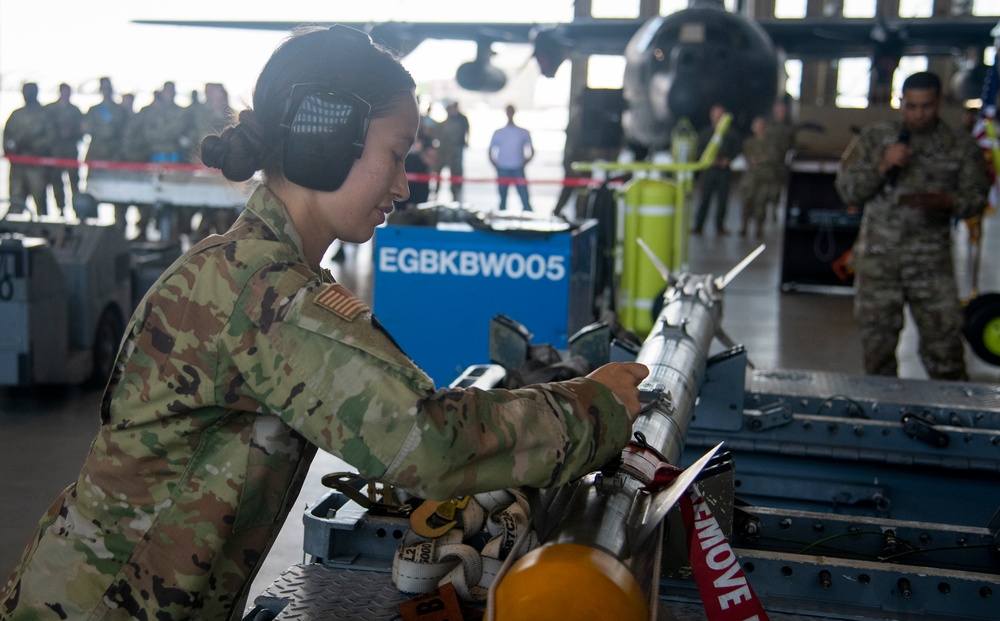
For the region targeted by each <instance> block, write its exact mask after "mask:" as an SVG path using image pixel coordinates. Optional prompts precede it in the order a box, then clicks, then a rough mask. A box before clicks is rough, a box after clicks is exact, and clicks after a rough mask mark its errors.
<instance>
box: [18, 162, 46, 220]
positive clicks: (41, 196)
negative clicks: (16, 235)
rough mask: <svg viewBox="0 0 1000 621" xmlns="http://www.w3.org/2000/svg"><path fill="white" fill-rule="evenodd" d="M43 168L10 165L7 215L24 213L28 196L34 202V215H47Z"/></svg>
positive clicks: (44, 169)
mask: <svg viewBox="0 0 1000 621" xmlns="http://www.w3.org/2000/svg"><path fill="white" fill-rule="evenodd" d="M46 170H47V169H46V168H45V167H43V166H27V165H25V164H11V165H10V186H9V191H10V209H9V210H8V213H24V212H25V210H27V208H28V203H27V201H28V196H31V198H32V200H34V201H35V213H36V214H37V215H39V216H44V215H48V213H49V201H48V196H47V194H46V193H45V189H46V188H45V174H46V173H45V171H46Z"/></svg>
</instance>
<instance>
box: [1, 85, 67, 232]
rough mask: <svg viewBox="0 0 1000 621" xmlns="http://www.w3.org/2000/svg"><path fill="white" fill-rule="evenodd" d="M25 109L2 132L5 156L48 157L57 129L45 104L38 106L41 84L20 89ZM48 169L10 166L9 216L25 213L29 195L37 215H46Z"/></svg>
mask: <svg viewBox="0 0 1000 621" xmlns="http://www.w3.org/2000/svg"><path fill="white" fill-rule="evenodd" d="M21 93H22V94H23V95H24V107H23V108H18V109H17V110H14V111H13V112H11V113H10V116H9V117H8V118H7V124H6V125H4V129H3V152H4V154H5V155H23V156H28V157H47V156H48V155H49V153H50V152H51V150H52V143H53V141H55V137H56V136H55V128H54V127H53V125H52V122H51V121H50V119H49V115H48V113H47V112H46V111H45V108H44V107H43V106H42V104H40V103H38V85H37V84H35V83H34V82H28V83H26V84H25V85H24V86H23V87H22V88H21ZM46 174H47V172H46V168H45V167H44V166H36V165H34V164H15V163H13V162H12V163H11V165H10V186H9V188H8V192H9V194H10V208H9V209H8V211H7V212H8V213H24V211H25V210H26V209H27V208H28V205H27V200H28V195H31V198H32V200H33V201H34V202H35V214H36V215H39V216H41V215H47V214H48V211H49V203H48V196H47V193H46V188H45V179H46Z"/></svg>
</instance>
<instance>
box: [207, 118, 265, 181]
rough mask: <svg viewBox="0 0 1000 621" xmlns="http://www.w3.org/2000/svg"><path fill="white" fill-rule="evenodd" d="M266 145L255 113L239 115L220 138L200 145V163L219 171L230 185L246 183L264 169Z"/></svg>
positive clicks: (211, 138) (213, 137)
mask: <svg viewBox="0 0 1000 621" xmlns="http://www.w3.org/2000/svg"><path fill="white" fill-rule="evenodd" d="M263 154H264V145H263V140H262V139H261V132H260V127H259V125H258V123H257V117H256V115H254V113H253V110H244V111H243V112H240V116H239V121H238V122H237V124H236V125H232V126H230V127H227V128H226V129H225V130H223V132H222V134H220V135H218V136H215V135H213V136H206V137H205V139H204V140H202V141H201V161H202V162H204V164H205V166H208V167H209V168H218V169H220V170H221V171H222V174H223V175H224V176H225V177H226V179H229V180H230V181H246V180H247V179H249V178H250V177H252V176H253V174H254V173H255V172H257V171H258V170H260V169H261V167H262V163H263Z"/></svg>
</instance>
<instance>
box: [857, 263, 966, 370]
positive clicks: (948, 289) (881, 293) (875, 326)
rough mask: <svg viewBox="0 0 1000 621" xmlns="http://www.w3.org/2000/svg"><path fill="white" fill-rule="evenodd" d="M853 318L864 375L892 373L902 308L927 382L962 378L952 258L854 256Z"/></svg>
mask: <svg viewBox="0 0 1000 621" xmlns="http://www.w3.org/2000/svg"><path fill="white" fill-rule="evenodd" d="M854 261H855V269H856V272H855V277H854V285H855V297H854V316H855V318H856V319H857V320H858V323H859V324H860V326H861V345H862V350H863V352H864V362H865V372H866V373H869V374H873V375H891V376H895V375H896V373H897V361H896V347H897V345H898V343H899V332H900V331H901V330H902V329H903V320H904V315H903V307H904V305H905V304H909V305H910V312H911V313H912V314H913V318H914V320H915V322H916V326H917V331H918V333H919V334H920V360H921V362H922V363H923V365H924V368H925V369H926V370H927V374H928V375H929V376H930V377H931V378H932V379H945V380H966V379H968V375H967V374H966V370H965V349H964V346H963V345H962V337H961V333H962V327H963V323H964V315H963V313H962V308H961V305H960V304H959V301H958V287H957V285H956V283H955V276H954V268H953V267H952V263H951V255H950V254H948V253H927V254H924V255H922V256H917V255H905V256H891V257H889V256H880V257H860V256H857V255H856V256H855V257H854Z"/></svg>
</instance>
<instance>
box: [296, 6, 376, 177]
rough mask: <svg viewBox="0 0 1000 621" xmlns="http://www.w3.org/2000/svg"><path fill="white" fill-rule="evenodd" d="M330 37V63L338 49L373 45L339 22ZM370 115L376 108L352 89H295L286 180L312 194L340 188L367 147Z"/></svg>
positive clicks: (327, 48) (303, 86)
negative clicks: (372, 107) (366, 140)
mask: <svg viewBox="0 0 1000 621" xmlns="http://www.w3.org/2000/svg"><path fill="white" fill-rule="evenodd" d="M326 36H327V37H328V38H327V43H326V46H325V48H324V52H323V56H324V60H326V61H327V62H329V59H330V58H331V53H332V48H333V47H334V46H335V45H365V46H371V45H372V40H371V37H369V36H368V35H367V34H365V33H363V32H361V31H360V30H355V29H353V28H348V27H347V26H341V25H339V24H338V25H335V26H331V27H330V28H329V30H328V31H327V33H326ZM327 73H328V72H327ZM370 116H371V105H370V104H369V103H368V102H367V101H365V100H364V99H362V98H360V97H358V96H357V95H355V94H354V93H352V92H350V91H348V90H345V89H338V88H333V87H331V86H330V85H328V84H317V83H309V84H295V85H294V86H292V91H291V93H290V94H289V96H288V100H287V101H286V102H285V113H284V117H283V120H282V122H281V127H282V128H283V129H284V138H285V140H284V143H285V144H284V150H283V153H282V158H283V164H282V166H283V168H284V173H285V177H286V178H287V179H288V180H289V181H291V182H292V183H295V184H298V185H301V186H302V187H305V188H309V189H310V190H319V191H321V192H332V191H334V190H336V189H337V188H339V187H340V186H341V185H343V183H344V180H345V179H346V178H347V174H348V173H349V172H350V171H351V167H352V166H353V165H354V161H355V160H357V159H358V158H360V157H361V153H362V152H363V151H364V149H365V138H366V137H367V135H368V125H369V123H370V122H371V119H370Z"/></svg>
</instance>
